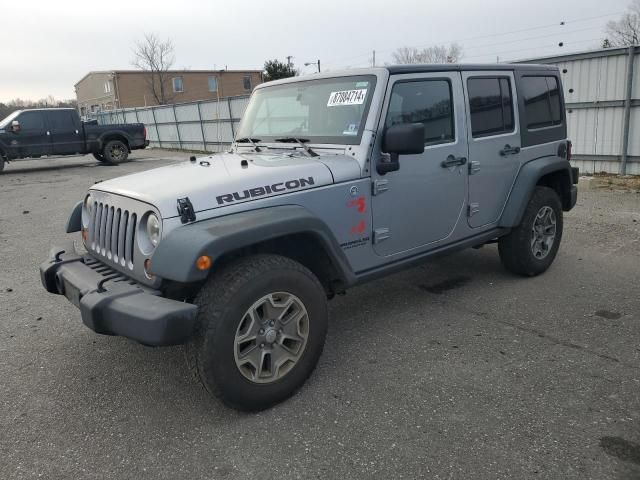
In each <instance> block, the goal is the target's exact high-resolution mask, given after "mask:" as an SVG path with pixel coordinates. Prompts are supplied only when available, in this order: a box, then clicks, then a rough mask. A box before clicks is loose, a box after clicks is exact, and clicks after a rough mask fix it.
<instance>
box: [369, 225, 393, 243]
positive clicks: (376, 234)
mask: <svg viewBox="0 0 640 480" xmlns="http://www.w3.org/2000/svg"><path fill="white" fill-rule="evenodd" d="M389 237H391V232H390V231H389V229H388V228H376V229H375V230H374V231H373V243H380V242H382V241H384V240H386V239H387V238H389Z"/></svg>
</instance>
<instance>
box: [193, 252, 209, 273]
mask: <svg viewBox="0 0 640 480" xmlns="http://www.w3.org/2000/svg"><path fill="white" fill-rule="evenodd" d="M211 263H212V262H211V258H210V257H208V256H207V255H202V256H200V257H198V259H197V260H196V268H197V269H198V270H209V269H210V268H211Z"/></svg>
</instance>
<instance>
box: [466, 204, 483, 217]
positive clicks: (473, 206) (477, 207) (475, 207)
mask: <svg viewBox="0 0 640 480" xmlns="http://www.w3.org/2000/svg"><path fill="white" fill-rule="evenodd" d="M479 211H480V204H479V203H470V204H469V210H468V215H469V216H470V217H473V216H474V215H475V214H476V213H478V212H479Z"/></svg>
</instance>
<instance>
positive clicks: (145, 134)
mask: <svg viewBox="0 0 640 480" xmlns="http://www.w3.org/2000/svg"><path fill="white" fill-rule="evenodd" d="M143 131H144V139H145V140H146V139H147V127H146V126H144V127H143Z"/></svg>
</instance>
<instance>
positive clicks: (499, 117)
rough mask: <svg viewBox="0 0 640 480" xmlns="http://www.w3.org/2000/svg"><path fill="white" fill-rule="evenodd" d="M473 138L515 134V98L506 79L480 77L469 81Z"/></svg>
mask: <svg viewBox="0 0 640 480" xmlns="http://www.w3.org/2000/svg"><path fill="white" fill-rule="evenodd" d="M467 90H468V91H469V110H470V112H471V134H472V136H473V138H477V137H487V136H492V135H502V134H504V133H509V132H513V131H514V128H515V125H514V121H513V97H512V94H511V83H510V82H509V79H508V78H506V77H478V78H470V79H469V80H468V81H467Z"/></svg>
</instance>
